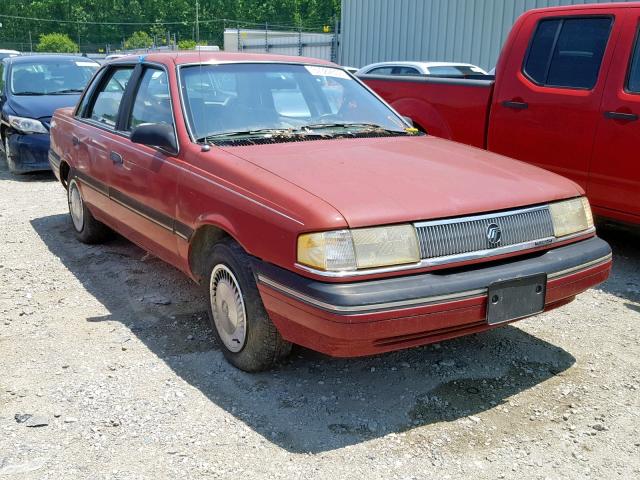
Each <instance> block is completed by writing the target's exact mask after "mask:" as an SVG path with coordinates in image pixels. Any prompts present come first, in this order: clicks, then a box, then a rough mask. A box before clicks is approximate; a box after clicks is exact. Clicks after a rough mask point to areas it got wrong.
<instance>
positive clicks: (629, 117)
mask: <svg viewBox="0 0 640 480" xmlns="http://www.w3.org/2000/svg"><path fill="white" fill-rule="evenodd" d="M604 116H605V118H609V119H611V120H625V121H627V122H634V121H636V120H638V115H637V114H636V113H624V112H604Z"/></svg>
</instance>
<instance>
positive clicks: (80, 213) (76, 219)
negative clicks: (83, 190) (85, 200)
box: [69, 180, 84, 232]
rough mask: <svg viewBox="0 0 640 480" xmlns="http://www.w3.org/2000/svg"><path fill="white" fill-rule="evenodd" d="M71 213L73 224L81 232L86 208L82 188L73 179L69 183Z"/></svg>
mask: <svg viewBox="0 0 640 480" xmlns="http://www.w3.org/2000/svg"><path fill="white" fill-rule="evenodd" d="M69 213H70V214H71V220H72V221H73V226H74V227H75V229H76V230H77V231H78V232H81V231H82V227H83V226H84V208H83V205H82V196H81V195H80V189H79V188H78V184H77V183H76V181H75V180H71V183H70V184H69Z"/></svg>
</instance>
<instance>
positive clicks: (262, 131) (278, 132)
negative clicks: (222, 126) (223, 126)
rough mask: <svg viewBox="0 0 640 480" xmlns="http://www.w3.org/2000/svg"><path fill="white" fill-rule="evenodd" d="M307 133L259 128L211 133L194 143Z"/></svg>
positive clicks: (305, 133) (304, 133) (286, 129)
mask: <svg viewBox="0 0 640 480" xmlns="http://www.w3.org/2000/svg"><path fill="white" fill-rule="evenodd" d="M307 134H308V132H305V131H301V130H293V129H291V128H260V129H257V130H241V131H237V132H222V133H213V134H209V135H205V136H204V137H200V138H198V139H197V140H196V141H197V142H199V143H202V142H207V141H210V140H215V139H220V138H233V137H251V136H257V135H265V136H267V135H271V136H278V137H286V136H289V135H307Z"/></svg>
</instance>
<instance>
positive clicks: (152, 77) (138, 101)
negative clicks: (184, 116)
mask: <svg viewBox="0 0 640 480" xmlns="http://www.w3.org/2000/svg"><path fill="white" fill-rule="evenodd" d="M143 123H164V124H166V125H172V126H173V114H172V113H171V100H170V98H169V82H168V79H167V74H166V72H165V71H164V70H159V69H156V68H147V69H146V70H145V71H144V74H143V75H142V78H141V80H140V85H139V86H138V91H137V93H136V98H135V100H134V102H133V109H132V111H131V116H130V117H129V121H128V122H127V130H129V131H131V130H133V129H134V128H136V127H137V126H139V125H141V124H143Z"/></svg>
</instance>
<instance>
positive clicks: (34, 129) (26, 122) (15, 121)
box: [9, 115, 47, 133]
mask: <svg viewBox="0 0 640 480" xmlns="http://www.w3.org/2000/svg"><path fill="white" fill-rule="evenodd" d="M9 125H11V126H12V127H13V128H15V129H16V130H18V131H19V132H22V133H47V129H46V128H44V125H43V124H42V122H41V121H40V120H36V119H35V118H24V117H14V116H13V115H9Z"/></svg>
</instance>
